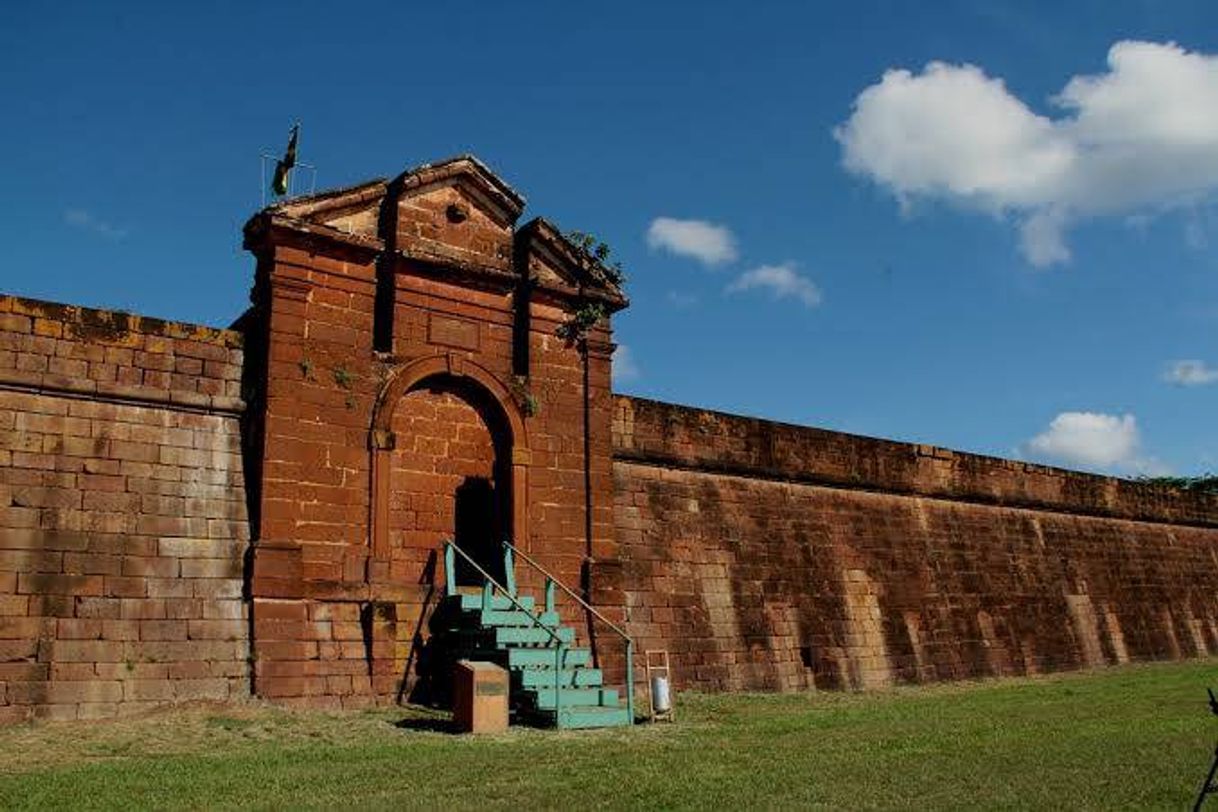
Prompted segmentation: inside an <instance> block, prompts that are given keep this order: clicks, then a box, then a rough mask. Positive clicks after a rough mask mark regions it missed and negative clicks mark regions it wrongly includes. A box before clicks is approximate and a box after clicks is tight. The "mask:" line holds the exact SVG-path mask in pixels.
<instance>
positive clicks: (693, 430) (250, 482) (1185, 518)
mask: <svg viewBox="0 0 1218 812" xmlns="http://www.w3.org/2000/svg"><path fill="white" fill-rule="evenodd" d="M523 205H524V201H523V199H522V198H521V197H520V196H519V195H518V194H516V192H514V191H513V190H512V189H511V188H510V187H508V186H507V185H506V184H504V183H503V181H502V180H500V179H499V178H497V177H496V176H494V175H493V174H492V173H491V172H490V171H489V170H488V169H487V168H486V167H485V166H483V165H482V164H480V163H479V162H478V161H477V160H475V159H473V158H468V157H462V158H457V159H454V160H451V161H446V162H443V163H440V164H435V165H429V166H422V167H418V168H416V169H413V170H411V171H408V172H406V173H404V174H402V175H400V176H398V177H396V178H394V179H391V180H378V181H372V182H369V183H366V184H362V185H359V186H355V187H351V188H348V189H342V190H338V191H335V192H328V193H323V194H320V195H317V196H313V197H309V198H303V199H297V200H291V201H288V202H285V203H283V204H280V205H277V206H273V207H271V208H269V209H267V210H264V211H263V212H260V213H259V214H258V215H256V216H255V217H254V218H253V219H252V220H251V221H250V222H249V223H248V224H247V226H246V231H245V239H246V246H247V248H249V250H250V251H251V252H252V253H253V255H254V257H255V259H256V268H255V273H254V286H253V291H252V295H251V300H252V307H251V308H250V310H249V311H248V312H247V313H246V314H245V315H243V316H242V318H241V319H240V320H239V321H238V323H237V325H236V326H235V328H234V329H232V330H215V329H211V328H205V327H195V326H191V325H182V324H173V323H166V322H162V321H159V320H155V319H148V318H141V317H138V316H129V315H126V314H120V313H109V312H105V311H95V310H88V309H84V308H73V307H65V306H62V305H52V304H48V303H39V302H31V301H28V300H22V299H16V298H11V297H8V298H0V700H2V701H0V721H2V720H19V719H26V718H30V717H32V716H45V717H52V718H76V717H91V716H98V715H110V714H114V713H121V712H125V711H129V710H133V709H139V708H145V707H150V706H152V705H156V704H163V703H167V702H176V701H184V700H188V699H196V698H206V699H228V698H234V697H243V696H249V695H250V694H251V693H252V694H254V695H257V696H260V697H264V698H266V699H269V700H272V701H275V702H279V703H283V704H288V705H309V706H323V707H332V708H349V707H359V706H364V705H370V704H384V703H390V702H395V701H399V700H401V699H404V698H415V699H427V698H428V697H429V696H431V695H432V694H431V691H432V688H433V687H434V685H433V679H434V678H437V677H439V678H441V679H443V678H444V675H437V674H435V673H434V672H433V671H432V670H431V669H430V663H431V662H432V660H433V656H432V655H433V654H434V652H432V651H430V649H429V646H430V645H431V643H430V634H429V629H428V624H429V619H430V613H431V610H432V609H433V608H434V607H435V605H436V603H437V601H438V600H439V598H440V597H441V591H442V588H443V583H444V573H443V563H442V556H441V555H440V549H441V544H442V542H443V541H444V540H445V539H447V538H451V537H456V538H457V540H458V542H459V543H460V544H461V545H462V547H463V548H465V549H468V550H470V551H471V553H472V554H473V555H474V556H475V557H476V558H477V559H478V560H479V561H480V562H481V563H482V564H483V565H484V566H485V567H486V568H487V569H488V570H489V571H491V572H492V574H499V568H500V567H501V559H499V556H498V550H497V549H496V544H497V542H498V540H499V539H500V538H511V539H513V540H515V542H516V543H517V544H518V545H520V546H521V547H522V548H523V549H524V550H526V551H527V552H528V553H530V554H531V555H532V556H533V557H535V558H536V559H538V560H539V561H540V562H541V563H542V564H543V565H544V566H545V567H547V568H549V569H550V570H552V571H553V572H554V573H555V574H557V575H558V576H559V577H560V578H561V579H562V580H563V581H564V582H566V583H567V584H569V585H571V586H572V587H574V588H576V589H580V590H583V591H585V592H586V594H588V595H589V596H590V598H591V600H592V602H593V603H594V604H596V605H597V606H598V607H599V608H600V609H601V610H602V611H604V612H605V613H606V615H607V616H608V617H610V618H611V619H612V620H615V621H625V622H627V623H628V628H629V629H630V630H631V632H632V634H633V635H634V636H635V638H636V642H637V644H638V650H639V651H643V650H645V649H649V648H666V649H669V650H670V651H672V652H673V654H674V665H675V666H676V669H677V673H676V677H677V684H678V685H679V686H682V687H698V688H706V689H714V690H736V689H745V688H761V689H767V690H788V689H796V688H808V687H818V688H867V687H873V686H881V685H888V684H892V683H894V682H922V681H928V680H940V679H956V678H961V677H973V676H983V675H990V674H1016V673H1035V672H1040V671H1048V670H1055V669H1064V668H1076V667H1082V666H1089V665H1097V664H1101V663H1106V662H1123V661H1126V660H1133V659H1151V658H1178V657H1186V656H1193V655H1196V654H1201V653H1207V652H1212V651H1215V650H1218V625H1216V623H1218V605H1215V604H1216V599H1215V597H1214V596H1215V594H1216V592H1215V587H1216V586H1218V583H1216V579H1215V577H1214V575H1213V574H1212V569H1213V564H1214V563H1215V562H1218V501H1216V500H1215V499H1214V498H1213V497H1206V496H1198V495H1195V494H1194V495H1190V494H1184V493H1180V492H1175V491H1169V490H1164V489H1159V488H1151V487H1146V486H1140V485H1137V484H1134V483H1128V482H1122V481H1119V480H1115V479H1110V478H1104V477H1095V476H1087V475H1082V474H1074V473H1069V472H1065V471H1060V470H1056V469H1051V468H1045V467H1042V466H1031V465H1027V464H1024V463H1017V462H1011V461H1004V460H995V459H989V458H983V457H978V456H972V455H966V454H957V453H953V452H950V451H946V450H944V449H939V448H932V447H926V446H912V445H906V444H901V443H891V442H885V441H879V440H870V439H866V438H861V437H853V436H850V435H845V434H838V433H834V432H826V431H818V430H815V429H807V428H799V427H792V426H784V425H779V424H774V423H767V422H764V421H758V420H749V419H745V418H738V417H730V416H725V415H719V414H714V413H710V412H705V411H701V410H696V409H689V408H685V407H679V406H672V405H669V404H661V403H654V402H650V401H645V400H640V399H632V398H623V397H616V398H615V397H614V396H613V395H612V394H611V391H610V359H611V354H612V347H613V344H612V333H611V324H610V316H611V314H612V313H613V312H614V311H616V310H618V309H620V308H622V307H624V306H625V305H626V300H625V298H624V297H623V296H622V294H621V291H620V289H619V288H618V283H617V278H616V276H615V275H614V274H613V273H612V272H611V271H610V270H609V269H606V268H605V267H603V266H601V265H600V264H598V263H597V262H595V261H594V260H592V259H591V258H590V257H588V256H586V255H585V254H583V253H582V252H580V251H579V250H577V249H576V248H574V246H572V245H571V244H570V243H569V242H567V241H566V239H565V238H564V237H563V236H562V235H561V234H560V233H559V232H558V231H557V229H556V228H555V227H554V226H552V225H551V224H549V223H548V222H546V221H545V220H541V219H535V220H532V221H530V222H528V223H526V224H524V225H519V226H518V225H517V224H516V221H517V219H518V218H519V216H520V214H521V212H522V209H523ZM592 305H595V306H596V307H595V308H592V307H591V306H592ZM576 312H580V313H582V314H583V315H585V316H587V319H586V326H587V329H586V331H585V332H582V333H579V334H577V335H575V336H570V335H567V336H565V337H560V335H559V332H560V328H561V327H563V326H564V325H568V326H569V325H570V324H571V320H572V318H573V314H574V313H576ZM469 575H470V573H469V572H468V571H467V572H465V573H464V574H462V573H461V572H460V571H459V572H458V576H459V577H468V576H469ZM520 580H521V581H522V583H523V585H524V586H525V587H526V588H528V587H535V586H537V585H538V584H539V579H537V578H536V577H535V576H534V575H532V574H531V573H529V572H527V571H522V572H521V573H520ZM560 605H561V606H563V611H564V614H565V617H564V620H565V621H566V622H568V623H571V624H573V625H575V626H576V627H577V628H578V631H579V634H580V638H581V642H582V643H585V644H586V643H592V644H593V645H594V646H595V647H596V650H597V655H598V659H599V660H600V662H601V664H602V666H604V667H605V668H607V669H608V671H609V674H610V677H611V678H616V679H618V680H620V678H621V676H622V668H623V660H622V658H621V650H620V646H618V645H617V643H616V641H615V639H614V638H613V637H612V635H607V634H605V633H604V632H605V630H604V629H599V628H597V627H596V625H590V622H589V618H588V617H587V616H586V615H585V614H584V613H582V612H576V611H574V610H573V607H572V606H571V605H570V603H569V602H568V603H567V604H566V605H563V604H561V602H560Z"/></svg>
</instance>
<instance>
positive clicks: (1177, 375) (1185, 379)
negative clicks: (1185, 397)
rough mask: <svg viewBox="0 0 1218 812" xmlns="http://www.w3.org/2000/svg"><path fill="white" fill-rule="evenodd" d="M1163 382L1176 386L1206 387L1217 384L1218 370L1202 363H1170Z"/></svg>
mask: <svg viewBox="0 0 1218 812" xmlns="http://www.w3.org/2000/svg"><path fill="white" fill-rule="evenodd" d="M1163 380H1165V381H1167V382H1168V383H1174V384H1177V385H1178V386H1206V385H1207V384H1211V383H1218V369H1215V368H1214V367H1211V366H1209V365H1207V364H1206V363H1205V362H1204V361H1196V360H1188V361H1172V362H1171V363H1170V364H1168V366H1167V371H1166V372H1164V373H1163Z"/></svg>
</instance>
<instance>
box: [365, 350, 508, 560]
mask: <svg viewBox="0 0 1218 812" xmlns="http://www.w3.org/2000/svg"><path fill="white" fill-rule="evenodd" d="M423 396H433V397H437V398H440V400H438V401H436V403H437V404H440V405H441V408H448V409H450V410H454V409H455V410H459V409H460V408H462V406H461V404H464V408H467V409H471V410H473V411H474V412H476V413H477V415H478V416H479V417H480V418H481V421H482V423H483V424H484V425H485V427H486V430H487V431H488V433H489V441H490V443H491V444H492V445H493V463H492V465H493V467H492V468H491V469H488V471H486V472H482V471H478V470H476V468H477V466H476V464H475V469H474V470H469V471H462V470H461V469H460V468H459V467H453V468H451V469H450V470H448V471H447V472H446V475H447V479H452V478H453V475H454V474H462V473H464V474H467V475H468V476H464V477H463V478H462V482H461V486H460V487H458V488H455V489H454V490H453V492H452V499H453V500H454V503H453V504H452V506H451V508H452V510H453V511H454V514H455V516H456V517H457V518H458V520H459V518H460V515H461V514H460V511H461V510H462V505H461V502H462V500H465V501H466V502H467V503H468V504H476V503H477V501H478V500H479V499H493V500H498V501H497V502H496V506H497V507H496V512H497V516H498V517H499V520H498V521H497V522H496V523H492V524H491V525H488V528H490V527H492V526H494V525H496V524H497V526H494V531H493V532H496V533H502V534H503V535H504V536H507V537H510V538H512V539H513V540H514V541H516V542H517V543H525V544H527V539H528V510H527V498H528V462H529V453H528V435H527V431H526V428H525V424H524V418H523V415H522V414H521V413H520V410H519V408H518V406H517V405H516V402H515V400H514V399H513V398H512V396H511V393H510V392H509V390H508V389H507V387H506V386H504V385H503V384H502V383H501V382H500V381H499V380H498V379H497V378H496V377H495V376H494V375H493V374H491V373H490V372H489V371H488V370H486V369H485V368H483V367H481V366H480V365H478V364H476V363H475V362H473V361H470V360H468V359H466V358H462V357H461V356H457V355H435V356H429V357H427V358H421V359H418V360H416V361H412V362H410V363H408V364H405V365H404V366H402V367H400V368H399V369H397V370H395V372H394V373H393V375H392V376H391V377H390V378H389V380H388V381H387V382H386V383H385V385H384V387H382V389H381V392H380V395H379V396H378V398H377V403H376V407H375V409H374V412H373V420H372V430H371V434H370V438H369V439H370V442H369V445H370V448H371V454H372V465H371V470H372V483H371V486H372V498H371V500H370V503H371V515H370V521H371V545H372V558H373V560H374V561H377V562H381V563H388V561H389V560H390V558H391V555H392V550H391V543H390V528H391V526H392V524H393V522H392V518H391V502H392V496H393V493H394V486H393V478H394V450H395V448H397V446H398V443H399V439H402V440H403V441H404V440H405V438H399V433H398V432H397V431H395V425H394V420H395V415H396V414H397V413H398V410H399V405H400V404H403V403H404V402H406V401H407V400H408V399H409V398H410V397H423ZM453 413H456V414H459V411H457V412H453ZM471 428H472V427H471ZM475 431H476V430H475ZM474 462H475V463H476V462H477V461H476V460H475V461H474ZM484 478H487V479H490V480H491V483H492V484H491V486H490V487H491V488H492V490H493V494H492V495H490V496H487V495H485V494H481V493H480V492H479V489H480V487H483V486H484V485H485V483H480V480H482V479H484ZM449 484H452V483H449ZM462 488H464V490H462ZM454 531H457V532H460V531H461V527H460V526H458V527H454ZM487 532H491V531H490V530H489V529H488V530H487ZM443 535H444V534H442V533H437V538H439V537H442V536H443Z"/></svg>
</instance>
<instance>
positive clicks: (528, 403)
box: [511, 375, 541, 417]
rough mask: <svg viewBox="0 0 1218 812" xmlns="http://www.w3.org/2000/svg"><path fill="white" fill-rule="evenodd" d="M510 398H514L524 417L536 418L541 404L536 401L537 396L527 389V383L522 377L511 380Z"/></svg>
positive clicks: (518, 376)
mask: <svg viewBox="0 0 1218 812" xmlns="http://www.w3.org/2000/svg"><path fill="white" fill-rule="evenodd" d="M511 389H512V397H514V398H516V402H517V403H519V404H520V408H521V410H522V411H523V412H524V414H525V417H536V416H537V413H538V412H540V411H541V404H540V403H539V402H538V400H537V396H536V395H534V394H533V392H532V390H531V389H529V381H528V379H527V378H525V377H524V376H523V375H517V376H515V377H514V378H512V385H511Z"/></svg>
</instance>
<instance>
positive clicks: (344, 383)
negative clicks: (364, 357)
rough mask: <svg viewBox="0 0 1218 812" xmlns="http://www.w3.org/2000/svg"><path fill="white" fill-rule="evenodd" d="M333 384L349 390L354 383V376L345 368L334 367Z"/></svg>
mask: <svg viewBox="0 0 1218 812" xmlns="http://www.w3.org/2000/svg"><path fill="white" fill-rule="evenodd" d="M334 382H335V383H336V384H338V385H339V386H341V387H342V388H343V389H350V388H351V385H352V384H353V383H354V382H355V374H354V373H353V372H351V370H349V369H347V368H346V367H345V366H341V365H340V366H336V367H335V368H334Z"/></svg>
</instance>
